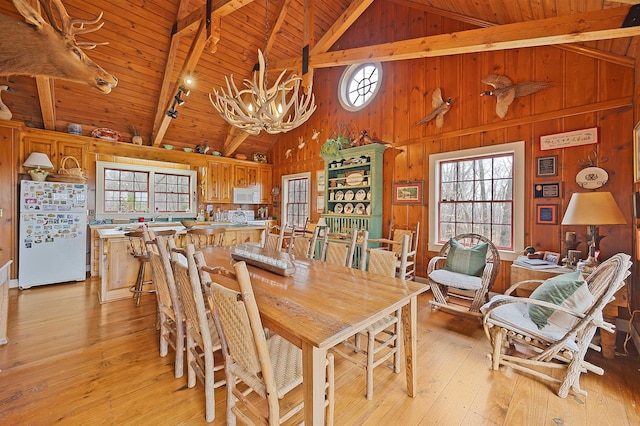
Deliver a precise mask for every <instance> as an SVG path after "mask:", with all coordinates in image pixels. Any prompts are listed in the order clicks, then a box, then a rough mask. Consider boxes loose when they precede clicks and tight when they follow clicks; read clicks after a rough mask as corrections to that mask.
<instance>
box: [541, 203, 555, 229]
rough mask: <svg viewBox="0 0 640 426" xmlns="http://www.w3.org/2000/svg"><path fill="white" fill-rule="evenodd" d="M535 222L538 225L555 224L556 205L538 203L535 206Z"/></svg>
mask: <svg viewBox="0 0 640 426" xmlns="http://www.w3.org/2000/svg"><path fill="white" fill-rule="evenodd" d="M536 223H537V224H538V225H557V224H558V205H557V204H538V205H537V206H536Z"/></svg>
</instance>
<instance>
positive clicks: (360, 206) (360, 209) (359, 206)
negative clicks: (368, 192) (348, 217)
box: [356, 203, 365, 214]
mask: <svg viewBox="0 0 640 426" xmlns="http://www.w3.org/2000/svg"><path fill="white" fill-rule="evenodd" d="M364 212H365V208H364V204H362V203H358V204H356V214H364Z"/></svg>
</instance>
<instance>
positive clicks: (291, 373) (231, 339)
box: [201, 262, 334, 425]
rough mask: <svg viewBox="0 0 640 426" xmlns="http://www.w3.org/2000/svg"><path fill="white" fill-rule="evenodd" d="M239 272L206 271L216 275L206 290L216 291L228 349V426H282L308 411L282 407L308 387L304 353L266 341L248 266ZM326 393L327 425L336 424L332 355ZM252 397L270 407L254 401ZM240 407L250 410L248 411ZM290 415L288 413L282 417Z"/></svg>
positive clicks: (213, 301)
mask: <svg viewBox="0 0 640 426" xmlns="http://www.w3.org/2000/svg"><path fill="white" fill-rule="evenodd" d="M234 269H235V274H234V273H231V272H229V271H224V270H223V269H222V268H213V269H211V268H206V266H205V265H202V266H201V271H204V272H208V273H210V277H211V279H212V282H209V283H208V282H204V284H205V287H207V286H209V287H210V290H211V297H209V298H208V300H209V303H210V306H211V311H212V312H213V313H214V322H215V324H216V327H217V330H218V333H219V335H220V336H221V340H222V346H223V349H222V353H223V355H224V359H225V373H226V377H227V419H226V420H227V424H228V425H235V424H236V417H239V418H240V420H241V421H242V422H243V423H247V424H255V423H261V424H269V425H277V424H282V423H283V422H285V421H287V420H289V419H290V418H291V417H292V416H294V415H295V414H297V413H299V412H300V410H302V408H303V406H304V402H298V403H293V402H292V401H289V400H288V398H287V401H286V403H283V404H281V403H280V400H282V399H284V398H285V395H287V394H288V393H289V392H290V391H291V390H293V389H295V388H296V387H298V386H299V385H300V384H302V351H301V350H300V348H298V347H296V346H294V345H293V344H291V343H290V342H288V341H287V340H285V339H283V338H282V337H280V336H278V335H277V334H274V335H272V336H271V337H268V338H267V337H266V336H265V333H264V329H263V327H262V322H261V320H260V313H259V312H258V306H257V304H256V301H255V297H254V294H253V289H252V287H251V279H250V277H249V272H248V270H247V266H246V264H245V263H244V262H238V263H236V264H235V265H234ZM229 287H231V288H237V289H239V290H240V291H239V292H238V291H236V290H231V289H230V288H229ZM240 382H242V383H240ZM240 387H242V389H241V388H240ZM245 387H246V390H245ZM325 388H326V393H327V395H326V399H325V406H326V407H327V411H328V412H327V415H326V418H327V422H326V423H327V424H333V410H334V366H333V355H332V354H328V355H327V384H326V385H325ZM251 392H255V393H256V394H257V395H258V396H260V398H262V399H263V400H264V401H256V402H254V401H252V399H253V398H250V395H249V394H250V393H251ZM265 402H266V404H265ZM238 403H240V404H241V405H242V406H244V407H245V408H246V410H242V409H241V407H240V406H239V405H238ZM284 409H288V411H287V412H284V413H282V412H281V411H284Z"/></svg>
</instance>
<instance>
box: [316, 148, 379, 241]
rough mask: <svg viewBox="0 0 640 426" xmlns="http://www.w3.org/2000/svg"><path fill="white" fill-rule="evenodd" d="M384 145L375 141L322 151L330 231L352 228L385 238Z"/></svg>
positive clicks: (325, 214)
mask: <svg viewBox="0 0 640 426" xmlns="http://www.w3.org/2000/svg"><path fill="white" fill-rule="evenodd" d="M385 149H387V147H386V146H385V145H382V144H379V143H374V144H369V145H364V146H359V147H355V148H348V149H342V150H340V151H338V152H337V154H335V155H327V154H322V158H323V159H324V171H325V173H324V175H325V186H324V187H325V194H324V195H325V197H324V199H325V202H324V213H323V215H322V216H323V217H324V218H325V220H326V222H327V224H328V225H329V231H330V232H341V233H348V232H350V231H351V230H352V229H353V228H356V229H363V230H367V231H369V238H381V237H382V167H383V155H384V150H385Z"/></svg>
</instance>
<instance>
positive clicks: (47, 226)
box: [18, 180, 87, 289]
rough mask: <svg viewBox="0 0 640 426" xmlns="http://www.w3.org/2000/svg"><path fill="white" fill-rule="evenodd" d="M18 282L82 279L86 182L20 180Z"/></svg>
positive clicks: (32, 283)
mask: <svg viewBox="0 0 640 426" xmlns="http://www.w3.org/2000/svg"><path fill="white" fill-rule="evenodd" d="M18 242H19V247H20V248H19V257H18V259H19V263H18V286H19V287H20V288H22V289H25V288H29V287H32V286H38V285H44V284H53V283H61V282H67V281H81V280H84V279H86V273H87V272H86V271H87V268H86V263H87V185H85V184H78V183H58V182H36V181H32V180H23V181H22V182H21V184H20V239H19V241H18Z"/></svg>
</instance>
